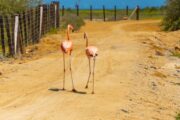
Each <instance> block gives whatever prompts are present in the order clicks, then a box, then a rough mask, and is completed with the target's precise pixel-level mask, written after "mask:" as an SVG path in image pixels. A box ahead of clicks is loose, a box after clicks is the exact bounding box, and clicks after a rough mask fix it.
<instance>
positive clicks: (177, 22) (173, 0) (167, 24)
mask: <svg viewBox="0 0 180 120" xmlns="http://www.w3.org/2000/svg"><path fill="white" fill-rule="evenodd" d="M163 27H164V30H166V31H175V30H178V29H180V0H167V7H166V16H165V18H164V20H163Z"/></svg>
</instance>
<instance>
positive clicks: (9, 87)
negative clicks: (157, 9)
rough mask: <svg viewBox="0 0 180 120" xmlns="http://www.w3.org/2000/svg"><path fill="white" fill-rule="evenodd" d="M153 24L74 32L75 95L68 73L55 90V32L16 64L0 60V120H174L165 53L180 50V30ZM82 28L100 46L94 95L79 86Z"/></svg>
mask: <svg viewBox="0 0 180 120" xmlns="http://www.w3.org/2000/svg"><path fill="white" fill-rule="evenodd" d="M159 24H160V21H159V20H145V21H139V22H138V21H120V22H106V23H104V22H95V21H94V22H87V23H86V26H85V27H83V28H82V29H81V30H80V31H79V32H76V33H73V34H72V39H73V42H74V51H73V63H72V65H73V76H74V80H75V86H76V88H77V89H78V91H79V92H78V93H72V92H71V81H70V74H69V71H68V72H67V74H66V75H67V79H66V83H67V84H66V89H67V90H66V91H61V90H60V89H61V88H62V80H63V68H62V66H63V64H62V53H61V52H60V51H59V44H60V41H62V40H63V39H64V38H65V35H64V33H62V32H59V34H56V35H48V36H45V37H44V38H43V40H42V42H41V43H40V44H39V45H36V47H34V50H27V52H29V54H27V55H26V56H25V57H24V58H23V59H22V60H7V61H2V62H0V72H1V75H0V120H174V119H175V116H176V115H177V113H178V112H180V92H179V91H180V59H179V58H177V57H173V56H171V51H172V50H173V49H174V47H175V46H179V42H180V31H177V32H170V33H165V32H160V28H159V27H158V25H159ZM83 31H86V32H87V33H88V36H89V40H90V41H89V42H90V44H92V45H96V46H97V47H98V48H99V56H98V58H97V64H96V65H97V66H96V74H95V94H94V95H92V94H91V90H92V89H91V88H92V82H91V83H90V86H89V89H88V90H86V89H84V87H85V83H86V81H87V77H88V60H87V58H86V56H85V52H84V49H85V41H84V40H83ZM31 49H32V48H31ZM67 66H68V61H67ZM85 92H86V94H85Z"/></svg>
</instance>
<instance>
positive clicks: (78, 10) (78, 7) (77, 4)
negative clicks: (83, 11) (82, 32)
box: [76, 4, 79, 16]
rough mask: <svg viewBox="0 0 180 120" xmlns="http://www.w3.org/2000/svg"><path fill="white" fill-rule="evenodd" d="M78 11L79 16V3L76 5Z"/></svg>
mask: <svg viewBox="0 0 180 120" xmlns="http://www.w3.org/2000/svg"><path fill="white" fill-rule="evenodd" d="M76 12H77V16H79V5H78V4H77V5H76Z"/></svg>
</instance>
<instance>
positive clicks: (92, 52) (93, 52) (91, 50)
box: [86, 46, 98, 57]
mask: <svg viewBox="0 0 180 120" xmlns="http://www.w3.org/2000/svg"><path fill="white" fill-rule="evenodd" d="M97 52H98V48H97V47H95V46H88V47H86V55H87V57H96V56H97V55H98V53H97Z"/></svg>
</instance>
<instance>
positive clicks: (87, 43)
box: [86, 37, 89, 47]
mask: <svg viewBox="0 0 180 120" xmlns="http://www.w3.org/2000/svg"><path fill="white" fill-rule="evenodd" d="M88 45H89V42H88V38H87V37H86V47H88Z"/></svg>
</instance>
